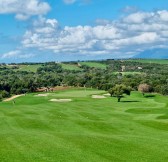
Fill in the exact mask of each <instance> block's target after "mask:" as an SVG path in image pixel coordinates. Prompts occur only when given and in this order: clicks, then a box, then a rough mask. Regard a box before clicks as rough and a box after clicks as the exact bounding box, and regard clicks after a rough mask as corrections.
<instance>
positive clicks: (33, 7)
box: [0, 0, 50, 20]
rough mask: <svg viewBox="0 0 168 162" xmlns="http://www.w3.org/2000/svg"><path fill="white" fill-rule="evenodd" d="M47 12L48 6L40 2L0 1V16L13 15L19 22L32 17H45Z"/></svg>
mask: <svg viewBox="0 0 168 162" xmlns="http://www.w3.org/2000/svg"><path fill="white" fill-rule="evenodd" d="M49 10H50V6H49V4H48V3H47V2H43V1H40V0H1V1H0V14H15V15H16V16H15V17H16V19H19V20H26V19H28V18H29V17H31V16H34V15H45V14H46V13H47V12H48V11H49Z"/></svg>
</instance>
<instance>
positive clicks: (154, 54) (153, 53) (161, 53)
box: [133, 49, 168, 59]
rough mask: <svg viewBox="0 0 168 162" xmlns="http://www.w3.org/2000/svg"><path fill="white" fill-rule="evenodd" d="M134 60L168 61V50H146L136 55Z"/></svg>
mask: <svg viewBox="0 0 168 162" xmlns="http://www.w3.org/2000/svg"><path fill="white" fill-rule="evenodd" d="M133 58H148V59H150V58H152V59H168V49H152V50H146V51H144V52H141V53H139V54H137V55H135V56H134V57H133Z"/></svg>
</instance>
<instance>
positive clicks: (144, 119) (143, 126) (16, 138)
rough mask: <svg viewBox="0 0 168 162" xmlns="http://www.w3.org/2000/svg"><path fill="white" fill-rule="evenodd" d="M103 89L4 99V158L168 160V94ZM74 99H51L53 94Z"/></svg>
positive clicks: (0, 137)
mask: <svg viewBox="0 0 168 162" xmlns="http://www.w3.org/2000/svg"><path fill="white" fill-rule="evenodd" d="M99 93H100V94H102V93H105V92H103V91H97V90H66V91H58V92H55V93H49V94H48V96H47V95H46V96H43V97H40V96H37V94H28V95H26V96H22V97H20V98H17V99H15V102H16V103H15V104H13V102H12V101H9V102H2V103H0V130H1V131H0V143H1V145H0V153H1V156H0V161H7V162H10V161H12V162H15V161H40V162H51V161H52V162H55V161H65V162H66V161H69V162H70V161H80V162H88V161H96V162H99V161H100V162H102V161H103V162H111V161H113V162H120V161H128V162H145V161H146V162H147V161H157V162H161V161H165V162H166V161H167V157H168V138H167V137H168V115H167V114H168V100H167V97H163V96H160V95H156V96H146V97H142V94H139V93H137V92H133V93H132V95H131V96H129V97H127V98H123V99H122V102H121V103H118V102H117V100H116V98H110V97H107V98H104V99H93V98H92V97H91V96H92V94H99ZM56 98H57V99H58V98H59V99H72V101H71V102H51V101H49V100H50V99H56Z"/></svg>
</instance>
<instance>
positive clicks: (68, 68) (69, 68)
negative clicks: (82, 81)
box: [61, 64, 82, 71]
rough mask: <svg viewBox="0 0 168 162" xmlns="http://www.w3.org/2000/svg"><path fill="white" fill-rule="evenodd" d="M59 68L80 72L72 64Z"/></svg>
mask: <svg viewBox="0 0 168 162" xmlns="http://www.w3.org/2000/svg"><path fill="white" fill-rule="evenodd" d="M61 66H62V68H63V69H66V70H78V71H81V70H82V69H80V68H79V67H78V66H77V65H73V64H61Z"/></svg>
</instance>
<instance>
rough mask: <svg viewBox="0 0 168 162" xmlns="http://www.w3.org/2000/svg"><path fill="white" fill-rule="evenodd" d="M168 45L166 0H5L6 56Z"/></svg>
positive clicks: (0, 58)
mask: <svg viewBox="0 0 168 162" xmlns="http://www.w3.org/2000/svg"><path fill="white" fill-rule="evenodd" d="M158 48H160V49H167V48H168V1H166V0H155V1H154V0H136V1H135V0H24V1H23V0H0V62H6V63H8V62H45V61H73V60H93V59H106V58H131V57H133V56H135V55H137V54H138V53H141V52H143V51H145V50H149V49H158Z"/></svg>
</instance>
